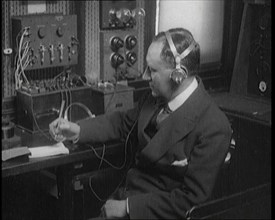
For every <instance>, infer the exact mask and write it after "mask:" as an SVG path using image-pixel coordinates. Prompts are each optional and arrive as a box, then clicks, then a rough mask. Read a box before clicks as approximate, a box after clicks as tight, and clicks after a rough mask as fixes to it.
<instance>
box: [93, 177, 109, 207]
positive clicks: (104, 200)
mask: <svg viewBox="0 0 275 220" xmlns="http://www.w3.org/2000/svg"><path fill="white" fill-rule="evenodd" d="M92 177H93V176H90V177H89V187H90V189H91V191H92V193H93V194H94V195H95V197H96V198H97V199H98V200H99V201H101V202H106V201H107V198H106V199H102V198H100V197H99V196H98V195H97V193H96V192H95V191H94V189H93V187H92V181H91V180H92Z"/></svg>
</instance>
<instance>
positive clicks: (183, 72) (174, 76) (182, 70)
mask: <svg viewBox="0 0 275 220" xmlns="http://www.w3.org/2000/svg"><path fill="white" fill-rule="evenodd" d="M165 36H166V39H167V41H168V44H169V46H170V49H171V51H172V53H173V56H174V58H175V62H176V68H175V70H174V71H173V72H172V73H171V74H170V79H171V80H172V81H173V82H174V83H176V84H178V85H179V84H181V83H182V82H183V81H184V80H185V79H186V78H187V76H188V70H187V68H186V67H185V66H183V65H181V64H180V62H181V60H182V59H184V58H185V57H186V56H187V55H188V54H189V53H190V52H191V51H192V50H193V49H194V48H195V46H196V43H195V41H192V43H191V44H190V45H189V47H188V48H186V49H185V50H184V51H183V52H182V53H181V54H179V53H178V52H177V49H176V47H175V45H174V43H173V40H172V37H171V35H170V33H169V31H166V32H165Z"/></svg>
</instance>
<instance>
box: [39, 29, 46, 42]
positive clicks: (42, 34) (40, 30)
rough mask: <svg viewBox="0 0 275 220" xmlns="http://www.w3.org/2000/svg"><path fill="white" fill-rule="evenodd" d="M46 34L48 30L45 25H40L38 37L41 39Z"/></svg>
mask: <svg viewBox="0 0 275 220" xmlns="http://www.w3.org/2000/svg"><path fill="white" fill-rule="evenodd" d="M45 36H46V31H45V28H44V27H40V28H39V29H38V37H39V38H40V39H42V38H44V37H45Z"/></svg>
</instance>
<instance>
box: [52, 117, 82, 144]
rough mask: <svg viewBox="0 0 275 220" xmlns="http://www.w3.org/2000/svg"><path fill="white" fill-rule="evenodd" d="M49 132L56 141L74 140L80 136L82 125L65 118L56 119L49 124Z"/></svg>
mask: <svg viewBox="0 0 275 220" xmlns="http://www.w3.org/2000/svg"><path fill="white" fill-rule="evenodd" d="M49 132H50V134H51V136H52V138H53V139H55V140H56V141H58V142H59V141H64V140H74V139H76V138H77V137H79V133H80V127H79V125H78V124H76V123H73V122H69V121H68V120H65V119H63V118H60V119H59V118H58V119H56V120H54V121H53V122H52V123H50V125H49Z"/></svg>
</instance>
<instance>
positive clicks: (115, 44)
mask: <svg viewBox="0 0 275 220" xmlns="http://www.w3.org/2000/svg"><path fill="white" fill-rule="evenodd" d="M110 44H111V49H112V50H113V51H114V52H116V51H117V50H118V49H119V48H121V47H123V46H124V42H123V40H122V39H120V38H119V37H113V38H112V39H111V43H110Z"/></svg>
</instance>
